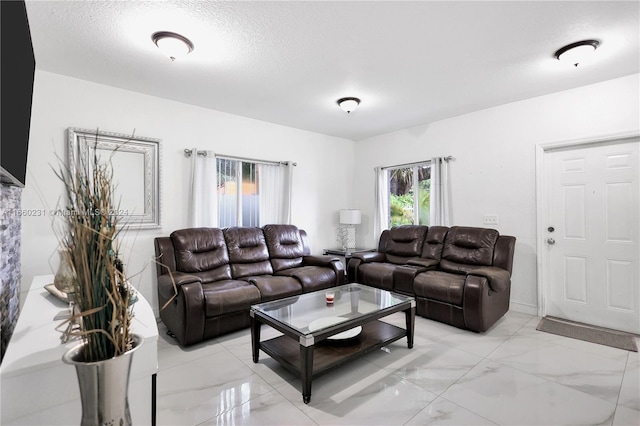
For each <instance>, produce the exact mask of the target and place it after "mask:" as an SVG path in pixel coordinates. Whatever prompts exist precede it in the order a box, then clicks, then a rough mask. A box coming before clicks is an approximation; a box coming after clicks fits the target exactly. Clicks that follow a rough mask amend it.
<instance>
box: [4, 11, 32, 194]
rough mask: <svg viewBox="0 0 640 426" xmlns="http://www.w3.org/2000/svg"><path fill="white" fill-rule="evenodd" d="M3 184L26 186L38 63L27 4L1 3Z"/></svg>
mask: <svg viewBox="0 0 640 426" xmlns="http://www.w3.org/2000/svg"><path fill="white" fill-rule="evenodd" d="M0 25H1V26H0V31H1V32H0V49H1V50H0V52H1V53H0V54H1V58H0V60H1V62H0V64H1V68H0V80H1V83H0V93H1V97H2V104H1V108H2V109H1V111H0V112H1V117H0V142H1V143H0V146H1V148H0V149H1V150H0V163H1V166H2V170H1V172H2V182H3V183H6V184H10V185H20V186H24V184H25V181H26V179H25V178H26V172H27V151H28V148H29V130H30V126H31V101H32V96H33V77H34V73H35V68H36V61H35V57H34V55H33V44H32V43H31V31H30V30H29V20H28V18H27V8H26V6H25V3H24V1H22V0H21V1H4V0H2V1H0Z"/></svg>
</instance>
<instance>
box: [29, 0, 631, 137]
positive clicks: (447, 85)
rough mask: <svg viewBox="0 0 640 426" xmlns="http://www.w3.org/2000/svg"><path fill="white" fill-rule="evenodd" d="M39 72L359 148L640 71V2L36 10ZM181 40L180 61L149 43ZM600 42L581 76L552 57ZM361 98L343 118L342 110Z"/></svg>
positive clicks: (48, 4)
mask: <svg viewBox="0 0 640 426" xmlns="http://www.w3.org/2000/svg"><path fill="white" fill-rule="evenodd" d="M27 13H28V17H29V22H30V27H31V34H32V38H33V45H34V51H35V56H36V66H37V68H38V69H41V70H45V71H49V72H53V73H58V74H63V75H68V76H72V77H76V78H80V79H84V80H90V81H95V82H98V83H102V84H107V85H110V86H115V87H120V88H124V89H129V90H133V91H137V92H141V93H145V94H149V95H154V96H159V97H162V98H167V99H173V100H176V101H180V102H185V103H189V104H193V105H199V106H202V107H206V108H211V109H215V110H219V111H225V112H229V113H232V114H238V115H242V116H246V117H252V118H256V119H259V120H264V121H268V122H271V123H278V124H282V125H286V126H291V127H295V128H299V129H305V130H310V131H313V132H318V133H323V134H327V135H334V136H340V137H344V138H348V139H353V140H359V139H362V138H367V137H370V136H374V135H378V134H383V133H388V132H391V131H394V130H398V129H402V128H407V127H411V126H416V125H420V124H424V123H428V122H432V121H434V120H439V119H443V118H447V117H452V116H456V115H460V114H464V113H467V112H471V111H475V110H478V109H483V108H487V107H491V106H495V105H500V104H504V103H508V102H513V101H517V100H521V99H526V98H530V97H534V96H539V95H544V94H547V93H551V92H556V91H559V90H565V89H570V88H574V87H578V86H582V85H586V84H591V83H595V82H598V81H604V80H608V79H612V78H616V77H620V76H624V75H629V74H633V73H637V72H640V2H637V1H629V2H615V1H602V2H582V1H568V2H555V1H535V2H520V1H517V2H516V1H513V2H484V1H473V2H456V1H449V2H433V1H422V2H397V1H387V2H382V1H380V2H363V1H354V2H347V1H333V2H308V1H304V2H303V1H300V2H210V1H155V2H143V1H123V2H120V1H117V2H101V1H91V2H84V1H60V2H58V1H29V0H27ZM156 31H174V32H178V33H180V34H182V35H184V36H186V37H188V38H189V39H191V40H192V41H193V43H194V44H195V50H194V51H193V52H192V53H191V54H190V55H188V56H187V57H186V58H185V59H183V60H180V61H176V62H171V61H170V60H169V59H168V58H166V57H164V56H163V55H162V54H161V53H160V52H159V50H158V49H157V48H156V47H155V45H154V44H153V43H152V41H151V34H152V33H154V32H156ZM592 38H595V39H598V40H600V41H601V47H600V48H599V49H598V51H597V57H596V59H595V60H594V61H593V62H591V63H589V64H585V65H584V66H581V67H578V68H577V69H575V68H571V67H566V66H563V65H562V64H561V63H559V62H558V61H556V60H554V59H553V53H554V52H555V51H556V50H557V49H558V48H560V47H562V46H563V45H566V44H569V43H572V42H575V41H578V40H582V39H592ZM344 96H357V97H359V98H361V99H362V103H361V105H360V107H359V108H358V109H357V110H356V111H354V112H353V113H351V114H349V115H347V114H346V113H344V112H343V111H342V110H341V109H340V108H338V106H337V105H336V103H335V101H336V100H337V99H338V98H340V97H344Z"/></svg>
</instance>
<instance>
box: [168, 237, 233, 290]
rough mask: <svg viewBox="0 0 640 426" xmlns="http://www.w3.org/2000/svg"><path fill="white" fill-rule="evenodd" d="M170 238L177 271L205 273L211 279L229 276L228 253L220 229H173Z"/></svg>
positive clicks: (221, 278)
mask: <svg viewBox="0 0 640 426" xmlns="http://www.w3.org/2000/svg"><path fill="white" fill-rule="evenodd" d="M170 238H171V241H172V242H173V247H174V250H175V259H176V270H177V271H180V272H189V273H206V276H207V280H211V281H217V280H224V279H230V278H231V270H230V268H229V253H228V252H227V245H226V243H225V239H224V236H223V234H222V231H221V230H220V229H217V228H191V229H180V230H177V231H173V232H172V233H171V235H170Z"/></svg>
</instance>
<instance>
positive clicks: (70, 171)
mask: <svg viewBox="0 0 640 426" xmlns="http://www.w3.org/2000/svg"><path fill="white" fill-rule="evenodd" d="M88 143H91V142H90V141H89V142H88ZM96 147H97V135H96V141H95V142H94V143H93V149H88V150H86V151H85V152H86V155H84V156H83V155H78V156H76V161H75V163H76V164H73V165H67V166H62V167H61V169H60V171H58V172H56V175H57V176H58V178H60V179H61V180H62V181H63V183H64V186H65V191H66V195H67V206H66V208H65V209H64V210H63V211H64V214H63V215H62V217H63V225H64V226H62V228H61V229H60V230H59V231H58V234H59V236H60V240H61V243H62V245H63V246H64V248H66V249H67V250H65V253H66V256H68V259H67V261H68V262H69V264H70V265H71V267H72V268H73V270H74V272H75V278H76V279H75V280H74V284H73V287H74V288H73V299H74V302H75V304H76V307H77V312H78V313H76V314H74V315H73V317H72V318H71V320H76V321H77V322H78V323H79V324H80V328H79V330H73V331H71V333H72V334H75V335H78V336H80V337H81V338H82V340H83V341H84V342H85V343H86V344H85V345H83V350H84V354H83V355H84V361H85V362H94V361H101V360H105V359H109V358H112V357H114V356H118V355H120V354H122V353H124V352H126V351H128V350H130V349H131V348H132V344H133V340H132V336H131V334H130V327H131V320H132V318H133V311H132V308H131V305H130V300H131V297H132V293H131V291H132V290H131V289H130V288H129V285H128V283H127V278H126V276H125V273H124V271H123V265H122V262H121V261H120V259H119V258H118V245H117V240H116V237H117V236H118V234H119V230H118V228H117V225H118V217H117V215H116V214H115V212H117V210H118V209H117V207H118V206H116V205H115V203H114V183H113V181H112V177H113V169H112V167H111V162H110V161H109V162H101V161H100V159H99V158H98V154H97V149H96Z"/></svg>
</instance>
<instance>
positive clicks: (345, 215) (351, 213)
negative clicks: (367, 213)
mask: <svg viewBox="0 0 640 426" xmlns="http://www.w3.org/2000/svg"><path fill="white" fill-rule="evenodd" d="M361 220H362V215H361V213H360V210H356V209H343V210H340V223H341V224H343V225H359V224H360V222H361Z"/></svg>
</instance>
